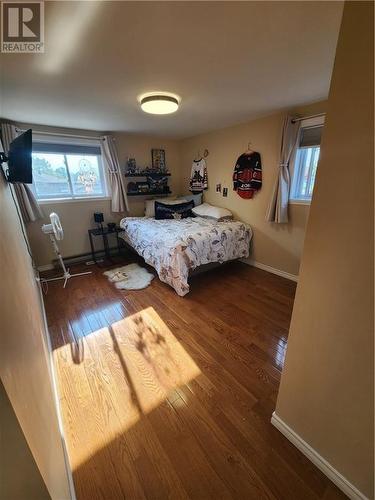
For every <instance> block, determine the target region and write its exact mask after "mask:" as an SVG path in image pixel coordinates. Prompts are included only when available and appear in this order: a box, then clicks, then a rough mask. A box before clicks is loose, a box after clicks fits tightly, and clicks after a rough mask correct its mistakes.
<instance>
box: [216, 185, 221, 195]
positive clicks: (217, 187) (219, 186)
mask: <svg viewBox="0 0 375 500" xmlns="http://www.w3.org/2000/svg"><path fill="white" fill-rule="evenodd" d="M216 192H217V193H221V184H216Z"/></svg>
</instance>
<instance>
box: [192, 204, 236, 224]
mask: <svg viewBox="0 0 375 500" xmlns="http://www.w3.org/2000/svg"><path fill="white" fill-rule="evenodd" d="M192 212H193V213H194V214H195V215H198V216H199V217H205V218H207V219H215V220H225V219H227V220H228V219H233V215H232V212H231V211H230V210H227V209H226V208H220V207H214V206H213V205H210V204H209V203H202V205H198V206H197V207H194V208H193V209H192Z"/></svg>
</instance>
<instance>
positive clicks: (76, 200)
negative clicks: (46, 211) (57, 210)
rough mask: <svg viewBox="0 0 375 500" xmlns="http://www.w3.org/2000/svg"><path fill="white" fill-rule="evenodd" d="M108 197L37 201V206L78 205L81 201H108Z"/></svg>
mask: <svg viewBox="0 0 375 500" xmlns="http://www.w3.org/2000/svg"><path fill="white" fill-rule="evenodd" d="M109 200H111V198H110V196H91V197H85V198H51V199H50V200H40V199H39V200H38V203H39V205H51V204H56V203H80V202H82V201H109Z"/></svg>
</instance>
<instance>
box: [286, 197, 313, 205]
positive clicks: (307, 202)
mask: <svg viewBox="0 0 375 500" xmlns="http://www.w3.org/2000/svg"><path fill="white" fill-rule="evenodd" d="M289 205H311V198H310V199H309V200H304V199H302V198H289Z"/></svg>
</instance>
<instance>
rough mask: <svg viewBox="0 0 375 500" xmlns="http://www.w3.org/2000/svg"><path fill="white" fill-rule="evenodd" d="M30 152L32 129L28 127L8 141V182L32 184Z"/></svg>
mask: <svg viewBox="0 0 375 500" xmlns="http://www.w3.org/2000/svg"><path fill="white" fill-rule="evenodd" d="M31 153H32V131H31V128H30V129H29V130H26V132H24V133H23V134H21V135H19V136H18V137H16V139H14V141H12V142H11V143H10V146H9V151H8V171H7V179H8V182H12V183H15V182H21V183H22V184H32V182H33V174H32V166H31V162H32V159H31Z"/></svg>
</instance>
